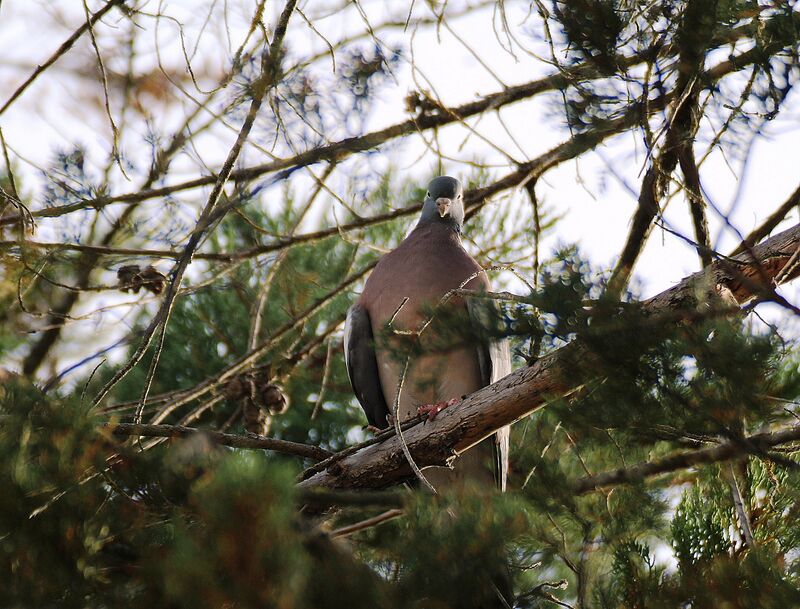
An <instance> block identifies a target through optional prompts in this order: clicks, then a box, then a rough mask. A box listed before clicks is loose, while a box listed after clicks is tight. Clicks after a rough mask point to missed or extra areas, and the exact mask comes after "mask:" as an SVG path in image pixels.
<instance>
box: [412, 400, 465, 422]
mask: <svg viewBox="0 0 800 609" xmlns="http://www.w3.org/2000/svg"><path fill="white" fill-rule="evenodd" d="M458 402H459V400H458V399H456V398H453V399H452V400H447V401H446V402H436V403H435V404H425V405H424V406H420V407H419V408H417V414H427V415H428V420H429V421H433V420H434V419H435V418H436V415H438V414H439V413H440V412H442V410H444V409H445V408H448V407H450V406H453V405H455V404H458Z"/></svg>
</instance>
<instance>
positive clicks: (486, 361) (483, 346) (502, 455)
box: [467, 298, 511, 492]
mask: <svg viewBox="0 0 800 609" xmlns="http://www.w3.org/2000/svg"><path fill="white" fill-rule="evenodd" d="M467 310H468V311H469V317H470V321H471V323H472V325H473V327H474V328H475V331H476V334H477V335H478V336H483V335H484V334H485V333H486V328H488V327H490V326H491V324H492V323H493V322H494V319H492V318H491V317H492V315H491V313H492V308H486V307H484V306H481V304H479V303H477V302H476V301H475V300H474V299H471V298H470V299H467ZM477 349H478V362H479V363H480V368H481V377H482V380H483V384H484V386H485V385H491V384H492V383H495V382H497V381H499V380H500V379H501V378H503V377H505V376H507V375H509V374H511V349H510V348H509V345H508V339H507V338H501V339H494V338H486V339H484V340H481V341H480V342H479V343H478V346H477ZM510 435H511V428H510V427H508V426H506V427H503V428H502V429H498V430H497V432H496V433H495V434H494V437H493V440H494V445H493V447H492V449H493V453H494V455H493V456H494V474H495V481H496V482H497V487H498V488H499V489H500V490H501V491H503V492H505V490H506V481H507V478H508V452H509V439H510Z"/></svg>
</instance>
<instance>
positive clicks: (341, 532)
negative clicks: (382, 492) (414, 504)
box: [331, 508, 404, 538]
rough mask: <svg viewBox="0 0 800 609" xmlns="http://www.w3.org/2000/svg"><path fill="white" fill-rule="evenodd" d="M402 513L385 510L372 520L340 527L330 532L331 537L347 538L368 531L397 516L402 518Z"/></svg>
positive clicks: (396, 510) (368, 519) (400, 511)
mask: <svg viewBox="0 0 800 609" xmlns="http://www.w3.org/2000/svg"><path fill="white" fill-rule="evenodd" d="M403 513H404V512H403V510H399V509H397V508H395V509H393V510H387V511H385V512H383V513H382V514H378V515H377V516H373V517H372V518H367V519H366V520H361V521H360V522H356V523H353V524H351V525H348V526H346V527H340V528H338V529H336V530H335V531H331V537H334V538H335V537H347V536H348V535H352V534H353V533H357V532H358V531H363V530H364V529H370V528H372V527H374V526H376V525H379V524H382V523H384V522H387V521H389V520H393V519H395V518H398V517H399V516H402V515H403Z"/></svg>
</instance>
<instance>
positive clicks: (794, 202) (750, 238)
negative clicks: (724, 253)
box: [731, 186, 800, 256]
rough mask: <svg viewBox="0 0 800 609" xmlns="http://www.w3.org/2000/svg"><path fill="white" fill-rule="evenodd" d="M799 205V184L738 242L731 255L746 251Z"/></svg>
mask: <svg viewBox="0 0 800 609" xmlns="http://www.w3.org/2000/svg"><path fill="white" fill-rule="evenodd" d="M798 206H800V186H798V187H797V189H796V190H795V191H794V192H793V193H792V194H791V195H789V198H788V199H786V201H785V202H784V203H783V204H782V205H781V206H780V207H779V208H778V209H776V210H775V211H774V212H773V213H772V214H771V215H770V216H769V218H767V219H766V220H764V222H763V223H762V224H761V226H759V227H757V228H755V229H753V231H752V232H751V233H750V234H749V235H747V237H745V238H744V241H743V242H742V243H740V244H739V245H738V246H737V247H736V249H735V250H733V252H731V256H735V255H736V254H741V253H742V252H745V251H747V249H748V248H749V247H752V246H753V244H754V243H758V242H759V241H761V240H762V239H763V238H764V237H766V236H767V235H769V234H770V233H771V232H772V229H774V228H775V227H776V226H778V224H780V223H781V222H783V220H784V218H786V214H788V213H789V212H790V211H792V210H793V209H794V208H795V207H798Z"/></svg>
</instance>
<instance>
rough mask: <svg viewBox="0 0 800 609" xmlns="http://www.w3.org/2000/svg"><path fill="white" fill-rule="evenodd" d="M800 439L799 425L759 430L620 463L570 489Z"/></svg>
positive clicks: (579, 490)
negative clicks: (644, 460)
mask: <svg viewBox="0 0 800 609" xmlns="http://www.w3.org/2000/svg"><path fill="white" fill-rule="evenodd" d="M796 440H800V425H798V426H795V427H792V428H790V429H784V430H782V431H776V432H771V433H759V434H754V435H752V436H749V437H747V438H744V440H743V441H741V442H725V443H724V444H720V445H718V446H713V447H711V448H701V449H699V450H691V451H685V452H682V453H678V454H674V455H669V456H667V457H663V458H662V459H656V460H655V461H649V462H647V463H638V464H636V465H632V466H631V467H621V468H619V469H615V470H612V471H608V472H602V473H600V474H595V475H594V476H587V477H586V478H582V479H581V480H579V481H578V482H577V484H575V486H574V487H573V491H574V492H575V493H576V494H578V495H581V494H584V493H588V492H589V491H593V490H596V489H601V488H606V487H609V486H616V485H618V484H632V483H635V482H641V481H642V480H646V479H647V478H652V477H653V476H658V475H659V474H666V473H669V472H673V471H676V470H679V469H686V468H688V467H693V466H695V465H702V464H708V463H718V462H720V461H727V460H729V459H733V458H735V457H740V456H742V455H747V454H752V453H753V452H754V451H753V447H756V448H758V449H760V450H766V449H768V448H772V447H773V446H778V445H780V444H786V443H787V442H794V441H796Z"/></svg>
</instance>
